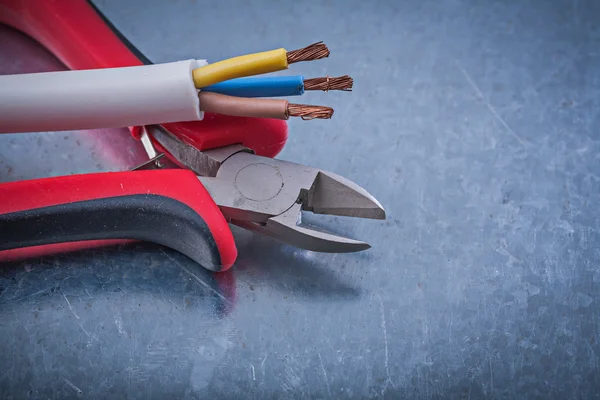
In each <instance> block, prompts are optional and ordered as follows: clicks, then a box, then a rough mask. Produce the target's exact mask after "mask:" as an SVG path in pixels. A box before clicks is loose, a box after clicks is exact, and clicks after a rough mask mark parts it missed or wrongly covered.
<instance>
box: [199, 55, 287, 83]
mask: <svg viewBox="0 0 600 400" xmlns="http://www.w3.org/2000/svg"><path fill="white" fill-rule="evenodd" d="M287 67H288V61H287V51H286V50H285V49H283V48H282V49H276V50H271V51H264V52H262V53H254V54H247V55H244V56H239V57H234V58H230V59H228V60H223V61H219V62H216V63H214V64H209V65H206V66H204V67H200V68H196V69H195V70H193V71H192V77H193V79H194V85H195V86H196V88H198V89H201V88H203V87H206V86H210V85H214V84H215V83H219V82H223V81H227V80H229V79H235V78H242V77H245V76H252V75H260V74H267V73H269V72H276V71H281V70H284V69H287Z"/></svg>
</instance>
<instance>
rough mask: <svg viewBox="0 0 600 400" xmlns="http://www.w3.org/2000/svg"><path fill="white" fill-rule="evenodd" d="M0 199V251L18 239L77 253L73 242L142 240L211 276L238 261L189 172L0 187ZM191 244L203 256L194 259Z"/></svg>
mask: <svg viewBox="0 0 600 400" xmlns="http://www.w3.org/2000/svg"><path fill="white" fill-rule="evenodd" d="M0 198H1V199H2V201H1V202H0V249H10V248H14V247H16V246H15V243H16V244H17V245H18V244H19V243H23V241H25V242H27V243H29V245H31V246H37V245H48V244H50V243H60V242H65V241H72V242H73V243H70V244H71V246H70V248H71V249H72V248H81V247H82V246H81V244H80V243H79V244H77V243H76V242H78V241H80V240H97V239H136V240H140V239H141V240H149V241H154V242H156V243H160V244H165V245H168V246H170V247H173V248H175V249H176V250H179V251H181V252H182V253H184V254H187V255H188V256H190V257H191V258H193V259H194V260H196V261H198V262H200V263H201V264H202V265H204V266H205V267H207V268H209V269H211V270H214V271H224V270H227V269H229V268H230V267H231V266H232V265H233V263H234V261H235V259H236V257H237V250H236V247H235V242H234V239H233V235H232V234H231V231H230V230H229V226H228V225H227V222H226V221H225V218H224V217H223V215H222V214H221V212H220V210H219V208H218V206H217V205H216V204H215V202H214V201H213V200H212V198H211V197H210V195H209V193H208V192H207V191H206V189H205V188H204V187H203V186H202V184H201V183H200V181H199V180H198V178H197V177H196V176H195V175H194V173H192V172H191V171H188V170H179V169H173V170H156V171H128V172H107V173H98V174H87V175H71V176H63V177H57V178H45V179H38V180H31V181H19V182H10V183H4V184H1V185H0ZM182 210H183V211H182ZM99 216H102V217H99ZM82 220H83V221H82ZM186 224H188V225H189V226H188V227H187V230H186V227H185V226H183V225H186ZM169 225H170V228H168V227H167V228H164V227H165V226H169ZM112 227H116V228H112ZM110 229H114V231H110ZM165 229H167V230H166V231H164V230H165ZM168 229H170V231H168ZM160 230H163V232H156V231H160ZM44 231H45V232H46V234H44ZM90 232H91V233H90ZM131 232H133V233H134V234H133V235H131V236H128V235H130V234H131ZM139 232H141V233H139ZM185 232H188V233H187V236H186V233H185ZM44 235H45V236H44ZM60 235H63V236H62V237H61V236H60ZM90 235H91V236H90ZM65 238H66V239H65ZM147 238H150V239H147ZM153 238H157V240H154V239H153ZM195 243H200V244H202V245H203V246H204V245H205V247H206V249H208V250H205V253H203V254H200V252H199V250H198V246H194V244H195ZM170 244H174V245H170ZM94 245H97V242H94ZM63 248H64V245H63ZM206 253H210V254H208V256H207V254H206ZM207 259H208V261H206V260H207ZM215 260H216V261H215ZM207 263H208V265H207Z"/></svg>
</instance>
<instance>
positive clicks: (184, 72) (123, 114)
mask: <svg viewBox="0 0 600 400" xmlns="http://www.w3.org/2000/svg"><path fill="white" fill-rule="evenodd" d="M203 65H206V61H204V60H186V61H178V62H172V63H165V64H154V65H144V66H137V67H125V68H108V69H96V70H82V71H61V72H45V73H37V74H23V75H3V76H0V133H10V132H13V133H17V132H42V131H66V130H79V129H97V128H117V127H126V126H139V125H150V124H159V123H167V122H181V121H197V120H201V119H202V118H203V113H202V112H201V111H200V103H199V100H198V90H197V89H196V88H195V86H194V81H193V80H192V70H193V69H194V68H198V67H201V66H203Z"/></svg>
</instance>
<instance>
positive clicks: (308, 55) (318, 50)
mask: <svg viewBox="0 0 600 400" xmlns="http://www.w3.org/2000/svg"><path fill="white" fill-rule="evenodd" d="M286 57H287V62H288V64H293V63H297V62H300V61H312V60H319V59H321V58H327V57H329V49H328V48H327V45H326V44H325V43H323V42H317V43H313V44H311V45H310V46H306V47H304V48H301V49H298V50H292V51H288V52H287V53H286Z"/></svg>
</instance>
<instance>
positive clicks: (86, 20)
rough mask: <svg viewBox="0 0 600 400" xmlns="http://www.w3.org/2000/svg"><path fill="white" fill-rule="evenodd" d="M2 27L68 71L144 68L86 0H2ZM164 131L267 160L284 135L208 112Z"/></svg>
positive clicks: (254, 121) (272, 127)
mask: <svg viewBox="0 0 600 400" xmlns="http://www.w3.org/2000/svg"><path fill="white" fill-rule="evenodd" d="M133 17H135V16H132V18H133ZM0 22H3V23H5V24H7V25H10V26H13V27H14V28H16V29H18V30H20V31H22V32H25V33H27V34H28V35H29V36H31V37H33V38H34V39H36V40H37V41H38V42H40V43H41V44H42V45H44V46H45V47H46V48H47V49H48V50H50V51H51V52H52V53H53V54H54V55H55V56H56V57H58V58H59V59H60V60H61V61H62V62H63V63H64V64H65V65H66V66H67V67H69V68H70V69H95V68H114V67H124V66H134V65H141V64H142V63H143V60H142V59H143V55H141V54H137V55H136V54H135V53H136V52H137V50H136V49H135V48H134V47H133V46H131V45H129V44H128V43H126V39H122V38H120V37H119V36H118V34H117V31H116V30H113V28H112V27H111V26H109V25H108V24H107V22H106V21H105V20H104V19H103V17H102V16H101V15H100V14H99V13H98V12H97V11H96V10H95V9H94V7H93V6H92V5H91V3H89V2H88V1H86V0H0ZM165 127H166V128H167V129H169V131H171V132H172V133H174V134H175V135H177V136H179V137H181V138H182V139H183V140H186V141H188V142H189V143H190V144H192V145H194V146H195V147H197V148H199V149H200V150H206V149H210V148H216V147H222V146H229V145H231V144H238V143H240V144H243V145H244V146H246V147H249V148H251V149H252V150H254V151H255V152H256V153H257V154H258V155H262V156H265V157H274V156H276V155H277V154H278V153H279V152H280V151H281V149H283V146H284V145H285V142H286V140H287V135H288V130H287V123H286V122H285V121H279V120H272V119H262V118H239V117H228V116H223V115H215V114H210V113H206V114H205V118H204V120H203V121H197V122H182V123H172V124H168V125H165Z"/></svg>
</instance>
